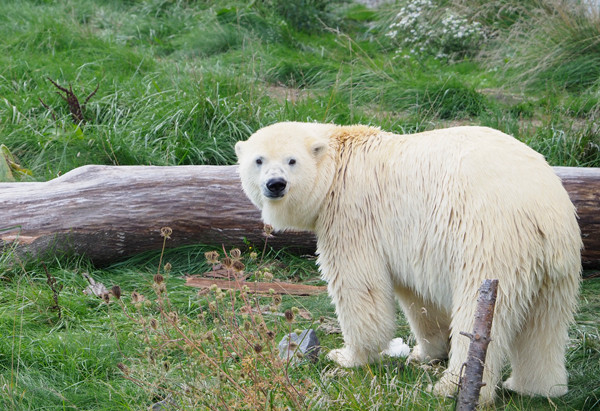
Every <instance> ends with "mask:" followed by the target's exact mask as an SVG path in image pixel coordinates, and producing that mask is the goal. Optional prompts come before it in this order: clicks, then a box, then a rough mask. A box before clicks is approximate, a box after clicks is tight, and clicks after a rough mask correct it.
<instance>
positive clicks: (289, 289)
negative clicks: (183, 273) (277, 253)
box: [185, 277, 327, 295]
mask: <svg viewBox="0 0 600 411" xmlns="http://www.w3.org/2000/svg"><path fill="white" fill-rule="evenodd" d="M213 284H216V285H217V287H219V288H221V289H223V290H229V289H233V290H241V289H242V288H243V287H244V286H246V287H248V289H249V290H250V291H249V292H251V293H255V294H268V293H269V292H270V290H273V291H274V292H275V293H276V294H287V295H317V294H323V293H325V292H327V287H325V286H314V285H304V284H297V283H286V282H283V281H273V282H269V283H265V282H255V281H235V280H231V281H230V280H214V279H212V278H199V277H187V278H186V281H185V285H188V286H190V287H197V288H210V287H211V286H212V285H213Z"/></svg>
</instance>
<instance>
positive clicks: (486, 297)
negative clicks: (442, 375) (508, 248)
mask: <svg viewBox="0 0 600 411" xmlns="http://www.w3.org/2000/svg"><path fill="white" fill-rule="evenodd" d="M497 294H498V280H485V281H484V282H483V284H482V285H481V288H480V289H479V297H478V298H477V311H476V312H475V324H474V325H473V333H472V334H469V333H466V332H463V331H461V333H460V334H461V335H464V336H466V337H469V339H470V340H471V345H470V346H469V351H468V353H467V362H466V363H465V365H464V370H465V372H464V375H462V376H461V378H460V383H459V391H458V400H457V409H458V410H460V411H466V410H475V408H477V404H478V403H479V392H480V390H481V387H482V386H483V385H485V384H484V383H482V379H483V368H484V365H485V354H486V353H487V348H488V345H489V343H490V341H491V338H490V332H491V330H492V321H493V319H494V307H495V306H496V296H497Z"/></svg>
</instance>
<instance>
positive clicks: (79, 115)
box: [40, 77, 100, 124]
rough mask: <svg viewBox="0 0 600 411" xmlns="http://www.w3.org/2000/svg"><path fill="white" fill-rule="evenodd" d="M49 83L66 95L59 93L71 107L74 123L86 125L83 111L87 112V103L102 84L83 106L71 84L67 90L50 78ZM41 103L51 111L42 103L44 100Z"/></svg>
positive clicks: (94, 92) (86, 99) (93, 92)
mask: <svg viewBox="0 0 600 411" xmlns="http://www.w3.org/2000/svg"><path fill="white" fill-rule="evenodd" d="M48 81H50V83H52V84H53V85H54V87H56V88H57V89H58V90H60V91H62V93H64V94H62V93H60V92H57V94H58V95H59V96H61V97H62V98H63V99H64V100H65V101H66V102H67V104H68V105H69V111H70V112H71V117H72V118H73V122H74V123H75V124H80V123H84V122H85V118H84V117H83V111H84V110H85V106H86V104H87V102H88V101H90V99H91V98H92V97H93V96H94V94H96V92H97V91H98V88H99V87H100V83H98V85H97V86H96V89H95V90H94V91H92V92H91V93H90V94H89V95H88V96H87V97H86V98H85V100H84V102H83V104H81V103H80V102H79V99H78V98H77V96H76V95H75V93H73V87H71V85H70V84H69V88H68V89H67V88H64V87H62V86H60V85H59V84H58V83H56V82H55V81H54V80H52V79H51V78H50V77H48ZM40 102H41V103H42V105H43V106H44V107H46V108H47V109H50V107H48V106H47V105H46V103H44V102H43V101H42V99H40ZM52 117H53V118H55V116H54V113H52ZM55 119H56V118H55Z"/></svg>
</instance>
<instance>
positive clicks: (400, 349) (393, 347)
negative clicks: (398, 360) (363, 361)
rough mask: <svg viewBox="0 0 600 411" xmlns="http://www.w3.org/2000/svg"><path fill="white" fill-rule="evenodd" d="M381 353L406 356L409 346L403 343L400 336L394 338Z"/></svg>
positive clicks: (391, 355) (408, 352)
mask: <svg viewBox="0 0 600 411" xmlns="http://www.w3.org/2000/svg"><path fill="white" fill-rule="evenodd" d="M382 354H383V355H387V356H390V357H408V354H410V347H409V346H408V345H407V344H406V343H404V340H402V338H394V339H393V340H392V341H390V344H389V345H388V348H387V349H385V350H384V351H383V352H382Z"/></svg>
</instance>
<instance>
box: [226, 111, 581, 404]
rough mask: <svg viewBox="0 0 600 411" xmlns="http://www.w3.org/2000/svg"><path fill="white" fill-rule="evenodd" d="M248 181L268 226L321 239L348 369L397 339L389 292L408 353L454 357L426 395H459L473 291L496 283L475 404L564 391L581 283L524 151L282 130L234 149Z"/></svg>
mask: <svg viewBox="0 0 600 411" xmlns="http://www.w3.org/2000/svg"><path fill="white" fill-rule="evenodd" d="M235 150H236V154H237V156H238V160H239V161H238V162H239V173H240V178H241V182H242V187H243V189H244V192H245V193H246V195H247V196H248V197H249V198H250V200H251V201H252V202H253V203H254V204H255V205H256V206H257V207H258V208H259V209H261V210H262V218H263V219H264V221H265V222H266V223H268V224H271V225H272V226H273V227H274V228H275V229H277V230H287V229H293V230H308V231H312V232H314V233H315V234H316V236H317V253H318V256H319V257H318V265H319V267H320V271H321V274H322V277H323V279H324V280H326V281H327V284H328V292H329V295H330V297H331V299H332V300H333V303H334V304H335V309H336V314H337V317H338V320H339V322H340V326H341V329H342V334H343V337H344V348H341V349H337V350H332V351H330V353H329V357H330V358H331V359H332V360H334V361H336V362H337V363H338V364H340V365H341V366H344V367H354V366H359V365H362V364H366V363H368V362H370V361H374V360H376V359H377V358H378V356H379V355H380V352H381V351H382V350H384V349H385V348H386V347H387V346H388V343H389V341H390V340H391V339H392V338H393V337H394V332H395V320H396V312H395V304H394V299H395V298H396V299H397V300H398V301H399V303H400V306H401V308H402V310H403V312H404V314H405V316H406V318H407V319H408V322H409V324H410V327H411V330H412V332H413V334H414V336H415V339H416V345H415V347H414V348H413V351H412V353H411V355H410V358H411V359H413V360H418V361H431V360H434V359H444V358H448V365H447V368H446V370H445V371H444V373H443V375H442V377H441V378H440V380H439V381H438V382H437V383H436V384H435V386H434V387H433V390H434V392H435V393H436V394H439V395H444V396H451V395H454V394H455V392H456V389H457V384H458V381H459V374H460V370H461V366H462V364H463V363H464V362H465V361H466V359H467V350H468V345H469V342H470V341H469V339H468V338H466V337H464V336H461V335H459V333H460V332H461V331H466V332H471V331H472V329H473V322H474V316H475V309H476V300H477V296H478V289H479V287H480V286H481V284H482V282H483V281H484V280H485V279H491V278H497V279H499V289H498V298H497V301H496V308H495V316H494V321H493V326H492V331H491V338H492V342H491V343H490V345H489V347H488V353H487V357H486V364H485V371H484V376H483V379H484V383H485V384H486V385H485V386H484V387H483V389H482V391H481V395H480V402H481V403H490V402H492V401H493V400H494V393H495V389H496V386H497V384H498V382H499V381H500V378H501V372H502V368H503V366H504V365H505V361H506V359H507V358H508V359H509V360H510V365H511V368H512V374H511V376H510V378H508V379H507V380H506V382H505V383H504V386H505V387H506V388H508V389H511V390H513V391H517V392H519V393H523V394H530V395H543V396H559V395H562V394H564V393H566V392H567V372H566V369H565V348H566V344H567V341H568V336H567V329H568V326H569V323H571V321H572V320H573V314H574V310H575V308H576V304H577V295H578V291H579V282H580V275H581V260H580V252H581V247H582V242H581V236H580V231H579V227H578V224H577V220H576V212H575V209H574V206H573V204H572V203H571V201H570V200H569V196H568V194H567V192H566V191H565V189H564V188H563V186H562V184H561V181H560V179H559V178H558V177H557V176H556V175H555V173H554V172H553V170H552V168H551V167H550V166H549V165H548V164H547V163H546V161H545V160H544V158H543V157H542V156H541V155H540V154H538V153H536V152H535V151H534V150H532V149H531V148H529V147H527V146H526V145H525V144H523V143H521V142H519V141H517V140H516V139H514V138H513V137H511V136H508V135H506V134H504V133H502V132H500V131H497V130H493V129H490V128H485V127H455V128H448V129H443V130H435V131H427V132H422V133H418V134H412V135H396V134H392V133H388V132H384V131H381V130H380V129H379V128H374V127H368V126H361V125H357V126H336V125H330V124H313V123H297V122H284V123H277V124H273V125H271V126H268V127H265V128H262V129H260V130H258V131H257V132H256V133H254V134H253V135H252V136H251V137H250V138H249V139H248V140H247V141H243V142H238V143H237V144H236V146H235Z"/></svg>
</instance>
